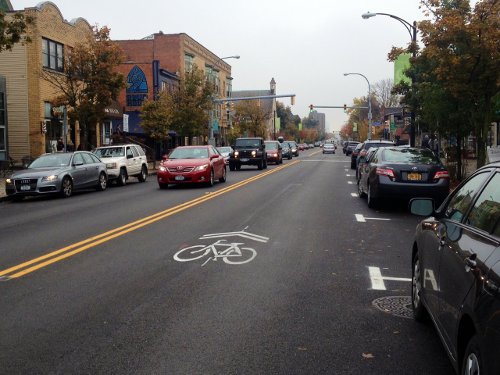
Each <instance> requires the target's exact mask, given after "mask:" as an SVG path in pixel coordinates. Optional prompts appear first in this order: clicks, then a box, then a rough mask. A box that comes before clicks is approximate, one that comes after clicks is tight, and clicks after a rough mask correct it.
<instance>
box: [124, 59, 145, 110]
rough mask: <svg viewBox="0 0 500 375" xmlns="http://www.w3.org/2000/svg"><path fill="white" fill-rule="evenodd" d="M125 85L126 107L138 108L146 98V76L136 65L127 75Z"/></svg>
mask: <svg viewBox="0 0 500 375" xmlns="http://www.w3.org/2000/svg"><path fill="white" fill-rule="evenodd" d="M127 83H128V86H127V90H126V91H127V98H126V99H127V106H129V107H140V106H141V105H142V103H143V101H144V99H146V98H147V96H148V95H147V93H148V82H147V80H146V75H145V74H144V72H143V71H142V69H141V68H139V67H138V66H137V65H136V66H134V67H133V68H132V70H131V71H130V73H129V74H128V76H127Z"/></svg>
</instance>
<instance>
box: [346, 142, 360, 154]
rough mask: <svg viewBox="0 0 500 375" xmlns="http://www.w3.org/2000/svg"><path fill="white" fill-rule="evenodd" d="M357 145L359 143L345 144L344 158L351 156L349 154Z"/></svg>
mask: <svg viewBox="0 0 500 375" xmlns="http://www.w3.org/2000/svg"><path fill="white" fill-rule="evenodd" d="M358 144H359V142H351V141H349V142H347V143H346V145H345V151H344V154H345V155H346V156H349V155H351V152H352V151H353V150H354V149H355V148H356V146H357V145H358Z"/></svg>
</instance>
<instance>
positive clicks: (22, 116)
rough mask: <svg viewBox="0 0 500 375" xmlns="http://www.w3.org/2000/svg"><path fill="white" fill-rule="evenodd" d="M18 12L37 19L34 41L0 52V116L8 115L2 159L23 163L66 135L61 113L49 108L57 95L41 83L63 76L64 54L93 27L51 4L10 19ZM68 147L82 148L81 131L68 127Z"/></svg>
mask: <svg viewBox="0 0 500 375" xmlns="http://www.w3.org/2000/svg"><path fill="white" fill-rule="evenodd" d="M15 12H22V13H24V15H25V16H29V17H31V18H32V20H33V22H32V23H31V24H29V25H28V29H27V35H28V36H29V37H30V38H31V42H30V43H25V44H24V45H22V44H21V43H19V44H17V45H15V46H14V48H13V49H12V51H3V52H1V53H0V113H2V114H3V115H4V116H3V121H1V122H0V159H5V158H6V157H7V156H10V157H12V158H14V159H15V160H21V159H22V158H24V157H37V156H39V155H40V154H43V153H45V152H51V151H53V147H54V146H55V143H56V142H57V139H58V138H59V137H62V136H63V134H64V129H63V121H62V111H61V110H60V109H59V108H53V107H52V105H51V103H50V102H51V100H52V99H53V98H54V97H56V96H57V92H56V90H55V88H54V86H52V85H51V84H50V82H48V81H46V80H44V79H43V78H41V72H42V70H49V71H52V72H56V73H59V72H60V73H61V74H62V72H63V70H64V55H65V54H66V53H67V52H68V51H69V50H70V49H71V47H72V46H74V45H75V44H76V43H77V42H81V41H83V40H85V39H86V38H87V37H88V36H89V35H92V27H91V25H90V24H89V23H88V22H87V21H86V20H85V19H83V18H77V19H74V20H71V21H69V22H68V21H66V20H65V19H64V17H63V16H62V14H61V12H60V10H59V9H58V8H57V6H56V5H55V4H53V3H52V2H43V3H39V4H38V5H37V6H35V7H30V8H25V9H24V10H18V11H16V10H13V9H9V10H8V11H7V19H8V17H9V15H12V14H13V13H15ZM2 89H3V91H2ZM2 111H3V112H2ZM0 117H1V116H0ZM76 127H77V126H76ZM67 143H68V145H74V146H77V145H78V144H79V131H78V129H71V127H68V128H67Z"/></svg>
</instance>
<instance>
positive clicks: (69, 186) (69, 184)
mask: <svg viewBox="0 0 500 375" xmlns="http://www.w3.org/2000/svg"><path fill="white" fill-rule="evenodd" d="M59 193H60V195H61V197H63V198H69V197H71V195H72V194H73V181H71V178H69V177H68V176H65V177H64V178H63V180H62V182H61V191H60V192H59Z"/></svg>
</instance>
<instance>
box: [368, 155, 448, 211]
mask: <svg viewBox="0 0 500 375" xmlns="http://www.w3.org/2000/svg"><path fill="white" fill-rule="evenodd" d="M362 168H363V170H360V171H359V175H360V179H359V182H358V193H359V196H360V197H362V198H363V197H365V196H366V197H367V200H368V207H370V208H375V207H377V206H378V203H379V202H380V201H381V200H382V199H383V198H391V199H406V200H408V199H410V198H415V197H430V198H434V199H435V200H436V201H437V202H438V203H441V202H442V201H443V200H444V198H446V196H447V195H448V193H449V189H450V175H449V173H448V170H447V169H446V167H445V166H444V165H443V164H442V163H441V161H440V160H439V158H438V157H437V156H436V155H434V153H433V152H432V151H431V150H429V149H423V148H414V147H380V148H378V149H377V151H376V152H375V153H374V154H373V155H372V156H371V157H370V160H368V162H367V163H366V164H363V166H362Z"/></svg>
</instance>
